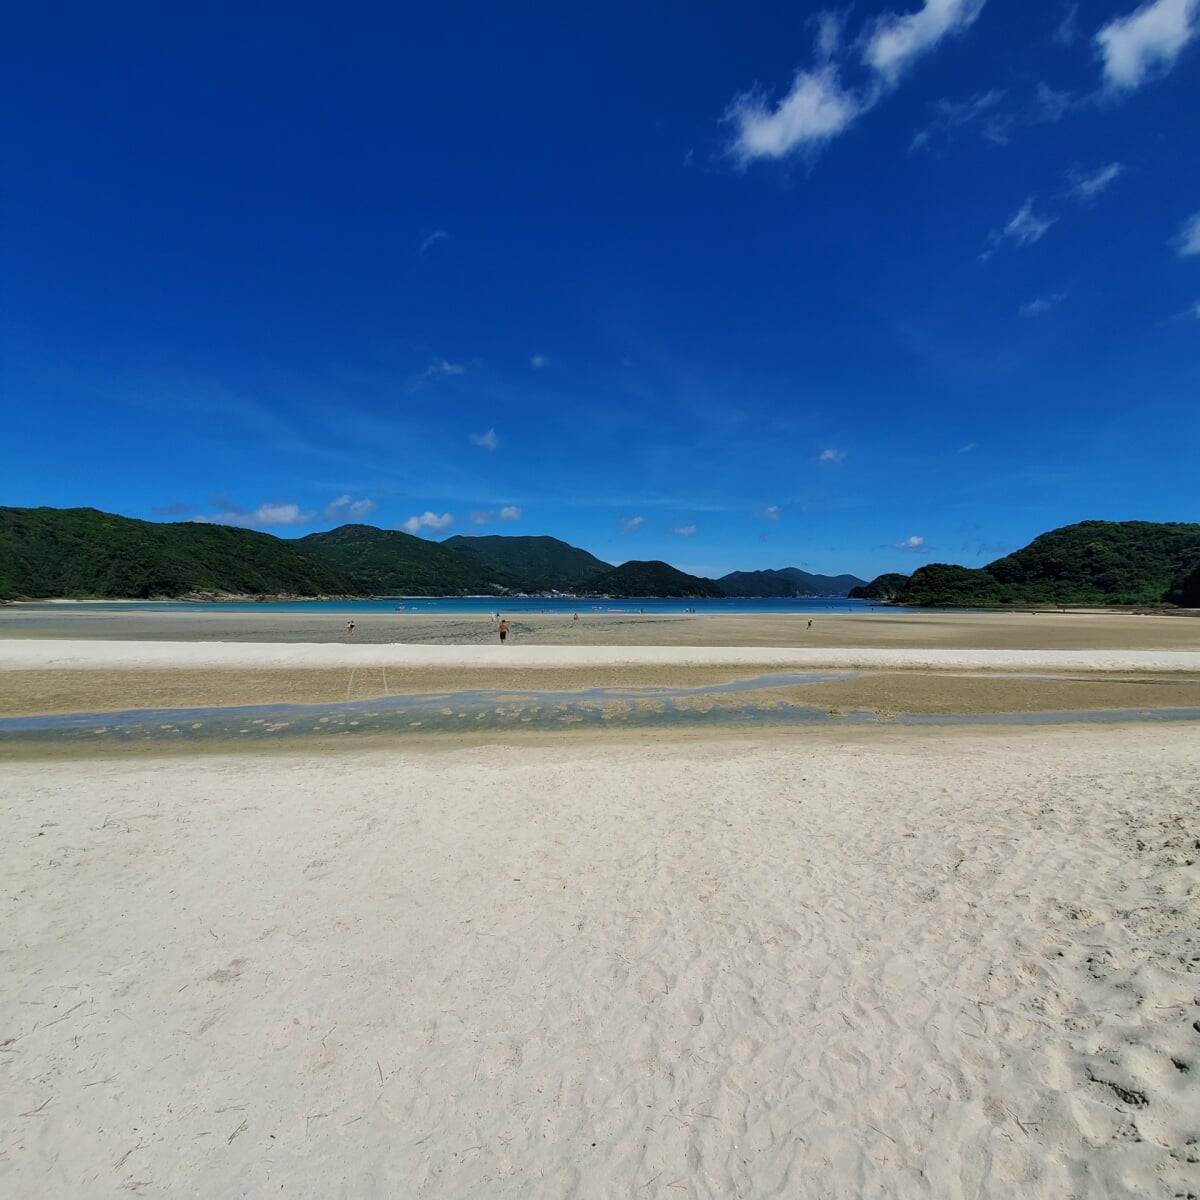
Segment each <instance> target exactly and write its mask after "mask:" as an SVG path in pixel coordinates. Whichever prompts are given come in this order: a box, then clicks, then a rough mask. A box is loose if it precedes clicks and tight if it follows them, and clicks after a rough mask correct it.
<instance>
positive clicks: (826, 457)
mask: <svg viewBox="0 0 1200 1200" xmlns="http://www.w3.org/2000/svg"><path fill="white" fill-rule="evenodd" d="M818 458H819V459H820V461H821V462H828V463H840V462H845V461H846V452H845V450H834V449H833V448H832V447H831V448H830V449H828V450H822V451H821V453H820V454H819V455H818Z"/></svg>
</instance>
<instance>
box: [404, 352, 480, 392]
mask: <svg viewBox="0 0 1200 1200" xmlns="http://www.w3.org/2000/svg"><path fill="white" fill-rule="evenodd" d="M466 369H467V368H466V367H465V366H464V365H463V364H462V363H455V362H450V361H449V360H447V359H444V358H435V359H433V360H432V361H431V362H430V364H429V365H428V366H427V367H426V368H425V370H423V371H422V372H421V374H420V375H418V376H417V377H416V379H414V380H413V381H412V383H410V384H409V391H413V392H415V391H418V390H420V388H421V387H423V386H424V385H425V383H426V382H428V381H429V380H430V379H438V378H441V377H445V376H448V375H462V374H464V373H465V372H466Z"/></svg>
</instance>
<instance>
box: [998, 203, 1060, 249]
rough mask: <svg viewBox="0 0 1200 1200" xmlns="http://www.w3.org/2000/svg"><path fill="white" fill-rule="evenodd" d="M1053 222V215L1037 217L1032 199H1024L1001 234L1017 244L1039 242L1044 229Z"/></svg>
mask: <svg viewBox="0 0 1200 1200" xmlns="http://www.w3.org/2000/svg"><path fill="white" fill-rule="evenodd" d="M1053 224H1054V218H1053V217H1039V216H1038V215H1037V213H1035V212H1034V211H1033V199H1032V198H1030V199H1029V200H1026V201H1025V203H1024V204H1023V205H1022V206H1021V208H1020V209H1019V210H1018V211H1017V212H1016V213H1015V214H1014V215H1013V217H1012V219H1011V220H1010V221H1009V222H1008V224H1007V225H1005V227H1004V231H1003V236H1004V237H1006V238H1008V239H1009V240H1010V241H1013V242H1016V244H1017V245H1018V246H1032V245H1033V244H1034V242H1040V241H1041V240H1042V238H1043V237H1045V235H1046V231H1047V230H1048V229H1049V228H1050V226H1051V225H1053Z"/></svg>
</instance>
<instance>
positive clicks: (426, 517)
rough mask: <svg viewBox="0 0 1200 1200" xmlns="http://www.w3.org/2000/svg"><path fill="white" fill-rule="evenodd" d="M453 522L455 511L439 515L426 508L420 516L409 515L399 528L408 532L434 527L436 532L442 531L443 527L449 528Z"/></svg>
mask: <svg viewBox="0 0 1200 1200" xmlns="http://www.w3.org/2000/svg"><path fill="white" fill-rule="evenodd" d="M453 524H454V514H453V513H442V515H441V516H440V517H439V516H438V514H437V513H434V512H429V511H428V510H426V511H425V512H423V513H422V514H421V515H420V516H419V517H416V516H413V517H409V518H408V520H407V521H404V522H403V523H402V524H400V525H399V526H397V528H399V529H403V530H404V531H405V532H406V533H420V532H421V530H422V529H432V530H433V532H434V533H440V532H441V531H442V530H443V529H449V528H450V526H451V525H453Z"/></svg>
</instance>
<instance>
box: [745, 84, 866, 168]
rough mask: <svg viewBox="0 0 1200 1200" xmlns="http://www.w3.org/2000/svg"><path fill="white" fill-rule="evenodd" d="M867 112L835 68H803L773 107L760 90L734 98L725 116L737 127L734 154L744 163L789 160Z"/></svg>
mask: <svg viewBox="0 0 1200 1200" xmlns="http://www.w3.org/2000/svg"><path fill="white" fill-rule="evenodd" d="M863 111H865V108H864V102H863V100H862V99H861V98H860V97H857V96H854V95H852V94H851V93H849V92H846V91H843V89H842V86H841V84H840V83H839V81H838V74H837V70H836V69H835V68H834V67H831V66H826V67H821V68H820V69H818V70H815V71H800V72H798V73H797V75H796V77H795V79H794V80H793V81H792V87H791V90H790V91H789V92H788V94H787V95H786V96H785V97H784V98H783V99H782V100H781V101H780V102H779V103H778V104H776V105H775V106H774V107H772V106H771V105H770V103H769V102H768V101H767V100H766V99H765V97H764V96H762V94H761V93H757V92H750V93H747V94H745V95H742V96H738V97H737V98H736V99H735V100H734V101H733V103H732V104H731V105H730V106H729V109H728V110H727V111H726V114H725V119H726V120H727V121H729V122H730V123H732V124H733V125H734V126H735V127H736V130H737V132H736V135H735V137H734V139H733V144H732V145H731V146H730V152H731V154H732V155H733V157H734V158H735V159H736V160H737V161H738V162H739V163H741V164H743V165H745V164H746V163H749V162H752V161H753V160H754V159H756V158H785V157H787V156H788V155H790V154H793V153H795V152H796V151H799V150H805V149H813V148H815V147H818V146H821V145H822V144H823V143H825V142H827V141H829V140H830V139H831V138H834V137H836V136H837V135H838V134H839V133H841V132H842V131H843V130H845V129H846V128H848V127H849V125H850V124H851V122H853V121H854V119H855V118H856V117H858V115H859V114H860V113H861V112H863Z"/></svg>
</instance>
